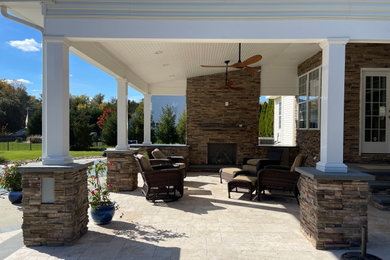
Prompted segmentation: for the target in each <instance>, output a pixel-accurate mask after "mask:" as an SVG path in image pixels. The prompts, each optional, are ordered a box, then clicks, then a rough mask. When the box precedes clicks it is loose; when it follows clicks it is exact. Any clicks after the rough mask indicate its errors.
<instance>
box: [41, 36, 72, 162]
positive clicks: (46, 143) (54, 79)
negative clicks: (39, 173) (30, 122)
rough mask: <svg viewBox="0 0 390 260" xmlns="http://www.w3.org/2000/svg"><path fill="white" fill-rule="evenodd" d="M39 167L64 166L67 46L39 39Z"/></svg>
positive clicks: (55, 40) (66, 149) (66, 157)
mask: <svg viewBox="0 0 390 260" xmlns="http://www.w3.org/2000/svg"><path fill="white" fill-rule="evenodd" d="M42 98H43V100H42V163H43V164H45V165H65V164H69V163H72V162H73V158H72V157H71V156H70V155H69V45H68V44H67V42H66V40H65V39H64V38H63V37H57V36H43V89H42Z"/></svg>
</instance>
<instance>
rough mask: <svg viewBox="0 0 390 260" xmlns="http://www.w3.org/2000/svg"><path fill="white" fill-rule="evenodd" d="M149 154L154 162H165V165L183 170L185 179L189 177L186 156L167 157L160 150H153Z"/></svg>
mask: <svg viewBox="0 0 390 260" xmlns="http://www.w3.org/2000/svg"><path fill="white" fill-rule="evenodd" d="M147 152H148V155H149V158H150V159H152V158H154V159H153V160H165V161H166V162H165V164H171V165H172V166H173V167H177V168H179V169H181V170H182V171H183V175H184V178H185V177H186V176H187V165H186V160H185V158H184V156H180V155H175V156H166V155H165V154H164V153H163V152H161V151H160V149H158V148H155V149H153V150H152V149H149V150H148V151H147ZM161 162H162V161H161Z"/></svg>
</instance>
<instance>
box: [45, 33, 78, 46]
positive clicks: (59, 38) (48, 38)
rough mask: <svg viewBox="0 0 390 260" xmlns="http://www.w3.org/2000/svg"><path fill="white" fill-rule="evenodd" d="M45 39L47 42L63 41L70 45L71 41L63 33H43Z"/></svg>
mask: <svg viewBox="0 0 390 260" xmlns="http://www.w3.org/2000/svg"><path fill="white" fill-rule="evenodd" d="M42 38H43V41H44V42H45V43H62V44H65V45H66V46H68V47H70V46H71V44H70V41H69V40H68V39H66V38H65V37H64V36H61V35H43V37H42Z"/></svg>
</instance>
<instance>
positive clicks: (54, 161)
mask: <svg viewBox="0 0 390 260" xmlns="http://www.w3.org/2000/svg"><path fill="white" fill-rule="evenodd" d="M71 163H73V157H72V156H69V155H68V156H47V157H43V158H42V164H43V165H67V164H71Z"/></svg>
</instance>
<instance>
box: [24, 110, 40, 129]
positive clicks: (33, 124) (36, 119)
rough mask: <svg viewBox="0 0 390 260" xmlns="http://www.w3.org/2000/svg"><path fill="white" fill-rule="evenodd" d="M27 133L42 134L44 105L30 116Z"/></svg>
mask: <svg viewBox="0 0 390 260" xmlns="http://www.w3.org/2000/svg"><path fill="white" fill-rule="evenodd" d="M27 135H42V107H40V108H38V110H36V111H35V113H34V114H33V115H32V116H31V117H30V118H29V120H28V123H27Z"/></svg>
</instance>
